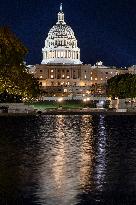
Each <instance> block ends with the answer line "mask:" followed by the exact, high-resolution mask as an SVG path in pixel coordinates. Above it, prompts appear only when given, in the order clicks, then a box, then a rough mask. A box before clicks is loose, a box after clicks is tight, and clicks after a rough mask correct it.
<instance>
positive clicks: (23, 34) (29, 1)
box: [0, 0, 136, 66]
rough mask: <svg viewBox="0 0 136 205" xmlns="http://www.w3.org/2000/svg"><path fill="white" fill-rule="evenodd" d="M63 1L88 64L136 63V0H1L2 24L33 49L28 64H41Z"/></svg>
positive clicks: (124, 64)
mask: <svg viewBox="0 0 136 205" xmlns="http://www.w3.org/2000/svg"><path fill="white" fill-rule="evenodd" d="M61 2H62V3H63V11H64V13H65V21H66V22H67V24H68V25H70V26H71V27H72V29H73V30H74V32H75V36H76V38H77V40H78V46H79V47H80V49H81V60H82V61H83V62H84V63H89V64H94V63H95V62H96V61H97V60H101V61H103V62H104V64H105V65H115V66H128V65H133V64H136V0H0V25H8V26H10V28H11V29H12V31H13V32H15V33H16V35H17V36H18V37H19V38H20V39H21V40H22V41H23V43H24V44H25V46H26V47H27V48H28V49H29V53H28V55H27V64H40V62H41V60H42V53H41V50H42V48H43V47H44V41H45V39H46V37H47V34H48V31H49V29H50V28H51V27H52V26H53V25H54V24H55V23H56V21H57V13H58V11H59V5H60V3H61Z"/></svg>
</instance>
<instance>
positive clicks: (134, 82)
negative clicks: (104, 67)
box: [107, 73, 136, 99]
mask: <svg viewBox="0 0 136 205" xmlns="http://www.w3.org/2000/svg"><path fill="white" fill-rule="evenodd" d="M107 94H108V95H109V96H111V97H112V98H115V97H118V98H120V99H121V98H135V97H136V75H132V74H129V73H127V74H122V75H116V76H114V77H113V78H110V79H109V80H108V81H107Z"/></svg>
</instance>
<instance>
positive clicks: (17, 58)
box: [0, 27, 40, 100]
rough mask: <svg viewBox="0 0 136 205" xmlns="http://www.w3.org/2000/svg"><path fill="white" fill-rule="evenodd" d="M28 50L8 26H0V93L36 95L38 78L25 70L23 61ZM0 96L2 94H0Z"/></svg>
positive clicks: (24, 96)
mask: <svg viewBox="0 0 136 205" xmlns="http://www.w3.org/2000/svg"><path fill="white" fill-rule="evenodd" d="M27 52H28V50H27V48H26V47H25V46H24V45H23V43H22V42H21V41H20V40H19V39H18V38H17V37H16V36H15V34H13V33H12V32H11V31H10V29H9V28H7V27H1V28H0V95H1V94H3V93H4V96H8V95H12V96H20V98H22V99H23V98H24V99H28V100H29V99H32V98H35V97H37V95H38V94H39V92H40V89H39V83H38V80H37V79H35V78H34V77H33V76H32V75H31V74H29V73H28V72H27V69H26V67H25V65H24V63H23V60H24V58H25V55H26V54H27ZM1 96H2V95H1Z"/></svg>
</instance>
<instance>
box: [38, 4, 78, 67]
mask: <svg viewBox="0 0 136 205" xmlns="http://www.w3.org/2000/svg"><path fill="white" fill-rule="evenodd" d="M42 53H43V60H42V62H41V64H82V62H81V61H80V49H79V48H78V47H77V40H76V38H75V35H74V32H73V30H72V28H71V27H70V26H68V25H67V24H66V22H65V20H64V13H63V12H62V4H61V6H60V12H59V13H58V21H57V23H56V25H54V26H53V27H52V28H51V29H50V31H49V33H48V36H47V38H46V40H45V47H44V48H43V49H42Z"/></svg>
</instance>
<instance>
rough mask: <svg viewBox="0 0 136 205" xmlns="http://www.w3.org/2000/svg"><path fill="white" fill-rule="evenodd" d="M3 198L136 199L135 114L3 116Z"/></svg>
mask: <svg viewBox="0 0 136 205" xmlns="http://www.w3.org/2000/svg"><path fill="white" fill-rule="evenodd" d="M0 204H9V205H12V204H30V205H82V204H83V205H86V204H90V205H97V204H98V205H99V204H102V205H103V204H108V205H109V204H115V205H116V204H119V205H124V204H130V205H131V204H136V118H135V116H103V115H100V116H92V115H81V116H80V115H75V116H69V115H68V116H63V115H59V116H9V117H7V116H5V117H0Z"/></svg>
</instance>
